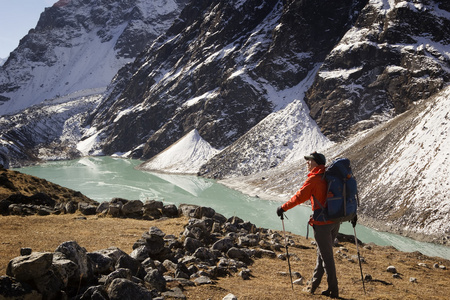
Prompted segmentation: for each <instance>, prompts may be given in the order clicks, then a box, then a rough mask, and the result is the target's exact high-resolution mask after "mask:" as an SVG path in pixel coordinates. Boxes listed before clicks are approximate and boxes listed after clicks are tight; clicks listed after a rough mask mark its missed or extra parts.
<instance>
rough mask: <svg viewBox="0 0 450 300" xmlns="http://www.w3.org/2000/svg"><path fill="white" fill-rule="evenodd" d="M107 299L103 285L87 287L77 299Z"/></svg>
mask: <svg viewBox="0 0 450 300" xmlns="http://www.w3.org/2000/svg"><path fill="white" fill-rule="evenodd" d="M92 299H95V300H109V297H108V294H107V293H106V289H105V286H104V285H94V286H91V287H89V288H88V289H87V290H86V291H85V292H84V293H83V295H81V297H80V298H79V300H92Z"/></svg>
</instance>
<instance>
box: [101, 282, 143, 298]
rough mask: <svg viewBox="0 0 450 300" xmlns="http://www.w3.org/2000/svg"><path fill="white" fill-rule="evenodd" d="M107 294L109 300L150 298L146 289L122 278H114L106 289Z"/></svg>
mask: <svg viewBox="0 0 450 300" xmlns="http://www.w3.org/2000/svg"><path fill="white" fill-rule="evenodd" d="M107 294H108V297H109V299H110V300H136V299H152V294H151V292H150V291H149V290H148V289H146V288H144V287H142V286H140V285H138V284H136V283H134V282H133V281H131V280H128V279H124V278H116V279H114V280H113V282H111V284H110V286H109V287H108V289H107Z"/></svg>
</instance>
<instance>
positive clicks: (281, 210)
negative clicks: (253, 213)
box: [277, 206, 284, 217]
mask: <svg viewBox="0 0 450 300" xmlns="http://www.w3.org/2000/svg"><path fill="white" fill-rule="evenodd" d="M283 214H284V210H283V208H282V207H281V206H279V207H278V208H277V215H278V216H279V217H282V216H283Z"/></svg>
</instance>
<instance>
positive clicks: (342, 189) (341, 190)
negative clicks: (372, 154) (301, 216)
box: [313, 158, 359, 222]
mask: <svg viewBox="0 0 450 300" xmlns="http://www.w3.org/2000/svg"><path fill="white" fill-rule="evenodd" d="M323 176H324V179H325V180H326V181H327V185H328V196H327V200H326V204H325V207H323V206H322V204H321V203H320V202H319V201H317V203H318V204H319V206H320V207H321V208H320V209H316V210H315V211H314V214H313V219H314V220H316V221H333V222H345V221H351V220H352V219H353V218H354V217H355V216H356V210H357V208H358V205H359V198H358V189H357V184H356V179H355V177H354V176H353V172H352V168H351V166H350V160H349V159H348V158H338V159H336V160H334V161H333V162H332V163H331V165H329V166H328V167H327V168H326V169H325V173H324V175H323ZM313 197H314V196H313Z"/></svg>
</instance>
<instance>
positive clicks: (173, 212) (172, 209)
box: [161, 204, 178, 218]
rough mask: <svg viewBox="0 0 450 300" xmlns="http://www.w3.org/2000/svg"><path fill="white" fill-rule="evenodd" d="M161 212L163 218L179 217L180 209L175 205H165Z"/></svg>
mask: <svg viewBox="0 0 450 300" xmlns="http://www.w3.org/2000/svg"><path fill="white" fill-rule="evenodd" d="M161 212H162V215H163V216H165V217H168V218H176V217H178V208H177V207H176V206H175V205H173V204H168V205H164V206H163V208H162V210H161Z"/></svg>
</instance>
